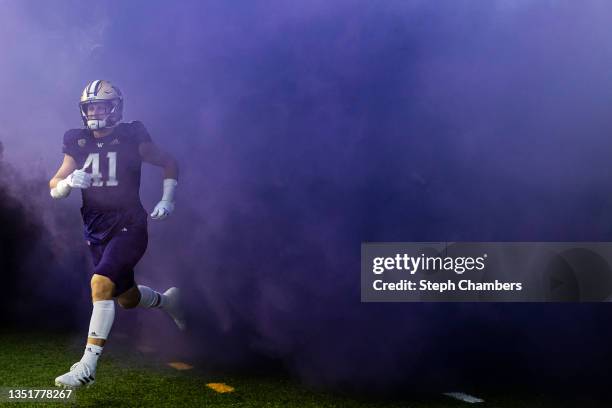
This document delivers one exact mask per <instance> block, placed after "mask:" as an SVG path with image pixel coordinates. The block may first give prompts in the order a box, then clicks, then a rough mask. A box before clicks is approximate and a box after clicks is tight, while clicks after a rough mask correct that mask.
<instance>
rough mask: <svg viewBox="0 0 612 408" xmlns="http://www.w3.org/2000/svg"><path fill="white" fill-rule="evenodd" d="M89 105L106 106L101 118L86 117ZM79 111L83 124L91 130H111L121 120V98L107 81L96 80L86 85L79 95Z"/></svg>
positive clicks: (117, 91) (119, 93)
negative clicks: (99, 104) (100, 104)
mask: <svg viewBox="0 0 612 408" xmlns="http://www.w3.org/2000/svg"><path fill="white" fill-rule="evenodd" d="M91 103H103V104H105V105H106V113H105V114H104V115H103V117H99V116H98V115H94V116H93V117H89V116H88V115H87V107H88V106H89V104H91ZM79 109H80V111H81V117H82V118H83V124H84V125H85V126H86V127H88V128H89V129H91V130H98V129H104V128H111V127H113V126H115V125H117V123H119V122H120V121H121V119H122V118H123V96H122V95H121V91H120V90H119V88H117V87H116V86H114V85H113V84H111V83H110V82H108V81H104V80H101V79H97V80H95V81H92V82H90V83H88V84H87V86H86V87H85V89H83V93H82V94H81V101H80V102H79Z"/></svg>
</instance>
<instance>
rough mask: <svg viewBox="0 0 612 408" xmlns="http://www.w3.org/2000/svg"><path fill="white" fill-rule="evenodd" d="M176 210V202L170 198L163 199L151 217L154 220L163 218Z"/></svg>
mask: <svg viewBox="0 0 612 408" xmlns="http://www.w3.org/2000/svg"><path fill="white" fill-rule="evenodd" d="M172 211H174V203H173V202H172V201H168V200H161V201H160V202H159V203H157V205H156V206H155V208H154V209H153V212H152V213H151V218H153V219H154V220H163V219H164V218H166V217H167V216H168V215H170V213H172Z"/></svg>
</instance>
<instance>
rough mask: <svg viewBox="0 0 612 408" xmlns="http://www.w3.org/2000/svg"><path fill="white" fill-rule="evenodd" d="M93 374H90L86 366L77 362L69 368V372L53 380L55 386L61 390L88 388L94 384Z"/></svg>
mask: <svg viewBox="0 0 612 408" xmlns="http://www.w3.org/2000/svg"><path fill="white" fill-rule="evenodd" d="M94 374H95V372H92V371H91V369H90V368H89V366H88V365H87V364H85V363H83V362H81V361H79V362H78V363H74V364H73V365H72V367H70V371H68V372H67V373H66V374H64V375H60V376H59V377H57V378H56V379H55V386H56V387H62V388H79V387H83V386H85V387H90V386H92V385H93V383H94V382H95V378H94Z"/></svg>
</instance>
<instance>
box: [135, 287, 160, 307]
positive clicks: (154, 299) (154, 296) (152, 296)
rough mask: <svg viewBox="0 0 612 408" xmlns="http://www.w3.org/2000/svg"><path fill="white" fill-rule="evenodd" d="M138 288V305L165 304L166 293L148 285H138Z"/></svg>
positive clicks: (152, 305) (155, 305) (153, 305)
mask: <svg viewBox="0 0 612 408" xmlns="http://www.w3.org/2000/svg"><path fill="white" fill-rule="evenodd" d="M138 290H139V291H140V302H138V306H140V307H145V308H152V307H159V308H163V306H164V295H163V294H161V293H159V292H156V291H154V290H153V289H151V288H150V287H148V286H143V285H138Z"/></svg>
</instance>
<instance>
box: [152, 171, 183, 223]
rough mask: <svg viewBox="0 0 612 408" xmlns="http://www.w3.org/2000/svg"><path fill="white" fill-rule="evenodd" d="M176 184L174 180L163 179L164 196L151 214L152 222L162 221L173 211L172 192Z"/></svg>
mask: <svg viewBox="0 0 612 408" xmlns="http://www.w3.org/2000/svg"><path fill="white" fill-rule="evenodd" d="M177 184H178V182H177V181H176V180H175V179H170V178H168V179H164V194H163V195H162V199H161V201H160V202H159V203H157V205H156V206H155V208H154V209H153V212H152V213H151V218H153V219H154V220H163V219H164V218H166V217H167V216H168V215H170V214H171V213H172V211H174V190H175V189H176V185H177Z"/></svg>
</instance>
